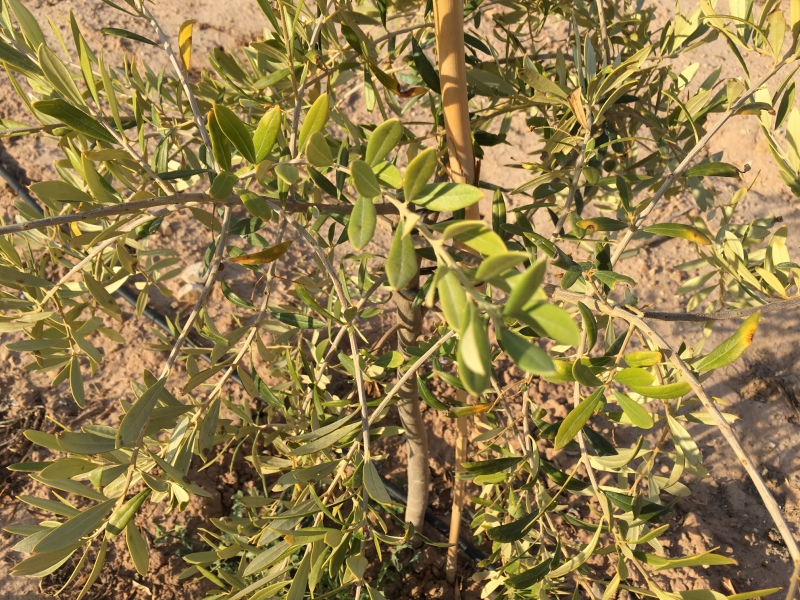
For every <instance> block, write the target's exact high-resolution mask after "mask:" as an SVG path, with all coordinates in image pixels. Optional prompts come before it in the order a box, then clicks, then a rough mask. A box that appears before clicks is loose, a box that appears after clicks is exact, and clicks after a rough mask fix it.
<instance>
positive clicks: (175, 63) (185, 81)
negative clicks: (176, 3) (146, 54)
mask: <svg viewBox="0 0 800 600" xmlns="http://www.w3.org/2000/svg"><path fill="white" fill-rule="evenodd" d="M141 11H142V16H144V17H145V18H146V19H147V20H148V21H150V24H151V25H152V26H153V29H154V30H155V32H156V34H157V35H158V43H159V44H160V46H161V48H162V49H163V50H164V52H166V53H167V57H169V62H170V63H171V64H172V68H173V69H174V70H175V74H176V75H177V76H178V80H179V81H180V82H181V85H182V86H183V91H184V92H185V93H186V98H187V99H188V100H189V106H190V107H191V109H192V117H193V118H194V123H195V125H196V126H197V130H198V131H199V132H200V137H201V138H203V144H204V145H205V147H206V148H207V149H208V154H207V156H206V160H207V161H208V163H209V165H210V166H211V167H212V168H213V167H214V153H213V152H211V138H210V137H209V135H208V130H207V129H206V124H205V122H204V121H203V114H202V113H201V112H200V106H199V105H198V104H197V98H195V95H194V92H193V91H192V86H191V85H189V78H188V76H187V74H186V72H185V71H184V70H183V65H182V64H181V61H179V60H178V57H177V56H176V55H175V52H174V51H173V50H172V44H171V43H170V41H169V38H168V37H167V35H166V34H165V33H164V30H163V29H162V28H161V25H159V23H158V21H157V20H156V18H155V17H154V16H153V14H152V13H151V12H150V10H149V9H148V8H147V6H145V4H144V3H142V5H141Z"/></svg>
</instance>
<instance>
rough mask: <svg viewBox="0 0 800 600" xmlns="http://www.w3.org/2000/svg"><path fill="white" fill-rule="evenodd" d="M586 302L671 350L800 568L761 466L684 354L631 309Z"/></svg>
mask: <svg viewBox="0 0 800 600" xmlns="http://www.w3.org/2000/svg"><path fill="white" fill-rule="evenodd" d="M586 302H587V303H588V304H591V305H593V306H592V308H594V309H595V310H597V311H598V312H602V313H605V314H607V315H609V316H612V317H618V318H620V319H623V320H624V321H627V322H628V323H630V324H632V325H634V326H635V327H636V328H637V329H638V330H639V331H641V332H642V333H643V334H644V335H645V336H647V337H648V338H650V339H651V340H652V341H653V342H654V343H655V344H656V345H657V346H658V347H659V348H662V349H663V350H670V352H669V361H670V362H671V363H672V364H673V365H674V366H675V368H676V369H677V370H678V371H680V373H681V375H682V376H683V377H684V379H685V380H686V382H687V383H688V384H689V386H690V387H691V388H692V391H693V392H694V393H695V395H696V396H697V397H698V398H699V399H700V402H701V403H702V404H703V407H704V408H705V409H706V411H707V412H708V413H709V414H710V415H711V418H712V419H713V420H714V423H715V424H716V426H717V428H718V429H719V431H720V433H721V434H722V437H723V438H725V441H726V442H728V445H729V446H730V447H731V449H732V450H733V453H734V454H735V455H736V458H737V459H738V460H739V462H740V463H741V464H742V466H743V467H744V469H745V471H746V472H747V474H748V476H749V477H750V479H751V481H752V482H753V485H754V486H755V487H756V490H758V493H759V496H761V501H762V502H763V503H764V507H765V508H766V509H767V512H769V514H770V516H771V517H772V520H773V522H774V523H775V527H776V528H777V529H778V531H779V532H780V534H781V537H782V538H783V541H784V543H785V544H786V548H787V549H788V550H789V554H790V555H791V557H792V561H793V562H794V566H795V569H797V568H798V567H800V548H798V545H797V542H796V540H795V539H794V536H793V534H792V531H791V529H790V528H789V525H788V523H787V522H786V520H785V519H784V517H783V514H782V513H781V509H780V507H779V506H778V503H777V502H776V501H775V498H774V497H773V496H772V493H771V492H770V491H769V488H767V486H766V484H765V483H764V479H763V478H762V477H761V474H760V473H759V472H758V467H757V466H756V465H755V463H753V460H752V459H751V458H750V455H749V454H748V453H747V452H746V451H745V450H744V448H743V447H742V445H741V442H740V441H739V438H738V437H737V435H736V433H735V432H734V430H733V428H732V427H731V425H730V423H728V421H727V420H726V419H725V417H724V416H723V415H722V413H721V412H720V411H719V410H718V409H717V407H716V405H715V404H714V402H713V401H712V400H711V399H710V398H709V396H708V394H706V392H705V390H704V389H703V386H702V384H701V383H700V382H699V381H698V379H697V377H696V376H695V374H694V372H693V371H692V370H691V369H690V368H689V366H688V365H687V364H686V363H685V362H684V361H683V359H682V358H681V357H680V355H678V353H677V352H675V351H674V350H672V349H671V346H670V345H669V344H668V343H667V342H666V340H664V338H663V337H661V335H660V334H659V333H657V332H656V331H655V330H654V329H652V328H651V327H650V326H649V325H648V324H647V323H645V321H644V320H643V319H642V318H640V317H638V316H637V315H634V314H633V313H631V312H630V311H628V310H624V309H622V308H612V307H610V306H608V305H607V304H605V303H604V302H600V301H597V300H591V299H587V300H586Z"/></svg>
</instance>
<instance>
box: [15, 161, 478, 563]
mask: <svg viewBox="0 0 800 600" xmlns="http://www.w3.org/2000/svg"><path fill="white" fill-rule="evenodd" d="M0 177H2V178H3V179H4V180H5V181H6V182H7V183H8V185H9V187H10V188H11V189H12V190H13V191H14V192H15V193H16V194H17V195H18V196H19V197H20V198H21V199H22V200H23V202H25V204H27V205H28V206H29V207H31V208H32V209H33V210H35V211H36V212H37V213H39V214H40V215H42V216H44V211H43V210H42V207H41V206H39V203H38V202H37V201H36V200H35V199H34V198H33V196H31V194H30V192H29V191H28V190H27V189H26V188H25V187H24V186H23V185H21V184H20V183H19V182H18V181H17V180H16V179H15V178H14V177H12V176H11V174H10V173H8V172H7V171H6V169H5V167H4V166H3V165H1V164H0ZM115 294H116V295H117V296H119V297H120V298H122V299H123V300H125V302H127V303H128V304H130V305H131V306H133V307H134V308H136V304H137V298H138V293H137V292H136V290H135V289H134V288H133V287H132V286H130V285H129V284H124V285H123V286H121V287H120V288H119V289H118V290H117V291H116V292H115ZM142 314H143V315H144V316H145V317H147V319H148V320H150V322H152V323H153V324H154V325H156V326H157V327H158V328H159V329H161V330H162V331H164V332H165V333H167V334H169V335H174V332H173V331H172V329H171V328H170V327H169V324H168V323H167V319H166V317H164V315H162V314H161V313H160V312H158V311H157V310H155V309H153V308H150V307H149V306H145V308H144V311H143V312H142ZM186 342H187V343H189V344H191V345H192V346H194V347H196V348H201V347H202V346H201V345H199V344H197V343H195V342H193V341H191V340H188V339H187V340H186ZM200 356H201V358H203V360H205V361H206V362H208V363H210V362H211V358H210V357H209V356H208V355H206V354H201V355H200ZM231 379H232V380H233V381H234V382H236V383H237V384H238V385H240V386H241V385H242V380H241V379H240V378H239V376H238V375H237V374H236V373H232V374H231ZM381 479H383V484H384V486H386V491H387V492H388V493H389V496H391V497H392V498H393V499H394V500H395V501H397V502H399V503H400V504H403V505H405V504H406V502H407V497H406V495H405V494H404V493H403V492H402V490H400V489H399V488H397V487H395V486H394V485H393V484H392V483H391V482H389V481H388V480H387V479H386V478H385V477H383V475H381ZM425 522H426V523H428V525H430V526H431V527H433V528H434V529H435V530H436V531H438V532H439V533H440V534H442V535H443V536H445V537H448V535H449V533H450V527H449V525H447V524H446V523H445V522H443V521H442V520H441V519H440V518H439V517H437V516H436V515H435V514H434V513H433V511H432V510H431V509H430V508H426V509H425ZM458 546H459V548H461V551H462V552H463V553H464V554H465V555H466V556H467V557H469V558H470V560H472V561H475V562H480V561H483V560H485V559H486V558H487V556H486V554H485V553H484V552H483V551H482V550H481V549H480V548H478V547H477V546H475V545H474V544H472V542H470V541H469V540H467V539H465V538H464V537H463V536H460V537H459V538H458Z"/></svg>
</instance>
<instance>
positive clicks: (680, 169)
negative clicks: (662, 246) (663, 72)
mask: <svg viewBox="0 0 800 600" xmlns="http://www.w3.org/2000/svg"><path fill="white" fill-rule="evenodd" d="M788 56H789V55H787V56H785V57H784V58H782V59H781V60H780V61H779V62H778V63H777V64H776V65H775V66H774V67H773V68H772V69H771V70H770V71H769V72H768V73H767V74H766V75H764V76H763V77H762V78H761V79H760V80H759V81H757V82H756V83H755V84H753V85H752V86H750V88H749V89H748V90H747V91H745V92H744V93H743V94H742V95H741V96H740V97H739V99H738V100H737V101H736V102H734V103H733V104H732V105H731V107H730V108H729V109H728V110H727V111H726V112H725V114H724V115H723V116H722V118H720V120H719V121H717V123H716V124H714V126H713V127H712V128H711V129H709V130H708V132H707V133H706V134H705V135H704V136H703V137H702V139H701V140H700V141H699V142H697V144H695V145H694V146H693V147H692V149H691V150H689V152H687V153H686V156H685V157H684V159H683V160H682V161H681V163H680V164H679V165H678V166H677V167H676V168H675V170H674V171H673V172H672V173H670V175H669V177H667V179H666V180H665V181H664V183H662V184H661V187H659V188H658V191H657V192H656V193H655V194H654V195H653V198H652V200H651V201H650V204H649V205H648V206H647V208H645V209H644V210H643V211H642V212H641V213H639V216H638V217H637V218H636V221H635V223H634V224H633V225H631V227H630V228H629V229H628V230H627V231H626V232H625V234H624V235H623V236H622V239H620V240H619V242H618V243H617V247H616V248H615V249H614V252H613V254H612V255H611V264H612V265H614V264H616V263H617V261H618V260H619V257H620V256H621V255H622V253H623V252H625V248H627V247H628V244H629V243H630V241H631V239H632V238H633V236H634V235H635V234H636V232H638V231H639V229H640V227H641V226H642V223H644V221H645V220H646V219H647V217H648V215H649V214H650V213H651V212H653V209H654V208H655V207H656V205H657V204H658V202H659V201H660V200H661V198H662V197H663V196H664V195H665V194H666V193H667V192H668V191H669V190H670V188H671V187H672V185H673V184H674V183H675V182H676V181H677V180H678V178H679V177H680V176H681V175H683V173H684V172H685V171H686V169H688V168H689V165H690V164H691V163H692V161H693V160H694V159H695V157H696V156H697V155H698V154H699V153H700V151H701V150H702V149H703V148H705V147H706V146H707V145H708V142H709V141H711V138H713V137H714V136H715V135H716V134H717V132H718V131H719V130H720V129H722V127H723V125H725V123H727V122H728V119H730V118H731V117H732V116H733V115H735V114H736V113H737V112H738V111H739V109H740V108H741V107H742V106H744V104H745V103H746V102H749V100H750V97H751V96H752V95H753V94H755V93H756V92H757V91H758V90H759V89H761V87H762V86H763V85H764V84H765V83H766V82H767V81H769V80H770V79H771V78H772V77H774V76H775V74H776V73H778V71H780V70H781V68H783V65H785V64H786V61H787V59H788Z"/></svg>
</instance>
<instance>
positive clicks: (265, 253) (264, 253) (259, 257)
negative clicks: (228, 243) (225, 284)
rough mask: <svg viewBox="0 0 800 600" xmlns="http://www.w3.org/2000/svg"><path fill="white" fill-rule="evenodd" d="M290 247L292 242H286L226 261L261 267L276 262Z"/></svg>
mask: <svg viewBox="0 0 800 600" xmlns="http://www.w3.org/2000/svg"><path fill="white" fill-rule="evenodd" d="M291 245H292V242H291V240H289V241H286V242H281V243H280V244H275V245H274V246H270V247H269V248H265V249H264V250H260V251H258V252H253V253H252V254H244V255H242V256H235V257H232V258H229V259H228V260H229V261H230V262H233V263H236V264H238V265H263V264H266V263H271V262H275V261H276V260H278V259H279V258H280V257H281V256H283V255H284V254H286V251H287V250H288V249H289V246H291Z"/></svg>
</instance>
